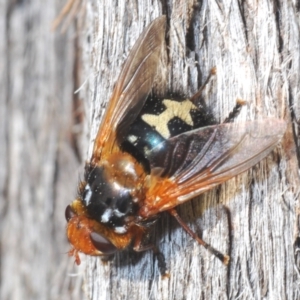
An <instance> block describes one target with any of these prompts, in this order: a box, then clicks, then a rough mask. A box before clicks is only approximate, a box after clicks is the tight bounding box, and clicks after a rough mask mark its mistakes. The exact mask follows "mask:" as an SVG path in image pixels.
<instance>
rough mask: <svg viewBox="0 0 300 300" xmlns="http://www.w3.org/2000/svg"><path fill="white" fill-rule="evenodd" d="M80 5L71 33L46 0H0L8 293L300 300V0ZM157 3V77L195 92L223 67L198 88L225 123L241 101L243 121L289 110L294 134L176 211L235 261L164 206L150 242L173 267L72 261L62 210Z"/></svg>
mask: <svg viewBox="0 0 300 300" xmlns="http://www.w3.org/2000/svg"><path fill="white" fill-rule="evenodd" d="M80 4H81V9H80V11H79V12H78V14H77V16H78V17H77V27H76V30H75V31H73V30H72V26H69V28H68V30H67V32H66V33H65V34H64V35H60V34H59V33H58V32H56V33H51V31H50V27H51V21H52V20H53V19H54V18H55V15H57V11H58V9H57V10H55V9H54V3H53V2H52V1H43V3H33V2H30V1H29V2H14V1H11V2H8V1H6V2H4V1H2V2H1V7H2V8H3V9H1V10H0V14H1V15H0V21H1V26H0V28H1V29H0V30H1V41H3V42H1V44H0V46H1V48H0V49H1V54H2V55H1V56H0V57H1V58H0V60H1V66H3V70H4V72H1V75H0V76H1V81H0V84H1V87H2V88H1V91H2V97H1V100H0V101H1V110H0V113H1V118H0V122H1V124H0V141H1V155H0V165H1V172H0V189H1V202H0V205H1V206H0V213H1V218H0V226H1V227H0V230H1V231H0V233H1V279H0V280H1V281H0V284H1V286H0V287H1V291H0V293H1V294H0V295H1V296H0V297H1V299H21V298H22V299H48V298H49V299H68V298H70V299H83V298H87V299H236V298H240V299H261V298H265V299H280V298H282V299H299V298H300V290H299V289H300V288H299V286H300V281H299V267H300V261H299V259H300V257H299V254H298V252H299V249H298V247H299V248H300V245H298V246H297V237H298V236H299V226H300V222H299V219H298V215H299V201H298V197H299V162H298V158H299V148H298V147H299V132H298V130H299V128H298V123H297V121H298V120H299V115H300V102H299V94H300V93H299V86H300V85H299V84H300V78H299V69H300V65H299V64H300V61H299V57H300V51H299V50H300V49H299V43H300V38H299V6H297V5H298V3H297V2H296V1H294V2H293V1H276V2H274V1H259V2H256V1H230V2H229V1H224V2H220V1H203V2H201V3H198V2H195V1H173V2H172V1H152V2H150V1H146V0H145V1H144V0H143V1H82V2H81V3H80ZM162 14H166V15H167V19H168V31H167V43H168V59H166V60H165V66H163V67H162V69H161V70H160V80H159V81H160V84H157V85H156V87H155V88H160V89H161V88H162V87H164V88H165V89H166V90H168V91H171V92H173V93H179V94H183V95H185V96H191V95H193V93H195V92H196V91H197V89H198V88H199V86H200V85H201V84H202V83H203V82H204V80H205V78H206V76H207V75H208V74H209V71H210V69H211V68H212V67H213V66H216V67H217V76H216V78H215V80H214V81H213V83H212V85H211V86H210V89H208V90H207V91H206V93H205V95H204V99H205V101H206V103H207V105H208V106H209V107H211V109H212V111H213V113H214V114H215V116H216V117H217V118H218V119H219V120H220V121H222V120H224V119H225V118H226V117H227V116H228V114H229V112H230V111H231V109H232V108H233V107H234V105H235V101H236V99H237V98H241V99H244V100H246V101H247V106H246V107H245V108H244V109H243V110H242V112H241V114H240V116H239V118H238V121H243V120H252V119H263V118H265V117H271V116H272V117H278V118H284V119H285V120H286V121H287V122H288V129H287V133H286V135H285V136H284V138H283V140H282V142H281V143H280V144H279V146H278V147H277V148H276V149H275V151H273V152H272V154H270V155H269V156H268V157H267V158H266V159H264V160H263V161H261V162H260V163H259V164H258V165H256V166H255V167H254V168H252V169H251V170H249V171H248V172H245V173H244V174H241V175H240V176H237V177H236V178H233V179H231V180H229V181H228V182H226V183H224V184H222V185H221V186H219V187H218V188H215V189H214V190H212V191H210V192H208V193H206V194H204V195H202V196H200V197H199V198H198V199H195V200H192V201H190V202H188V203H186V204H184V205H182V206H181V207H179V208H178V211H179V213H180V215H181V217H182V218H183V219H184V220H185V221H186V222H187V223H188V224H189V226H190V227H191V228H192V229H193V230H195V231H196V232H197V233H198V234H199V235H200V236H202V237H203V239H204V240H206V241H207V242H209V243H210V244H211V245H213V246H214V247H215V248H217V249H218V250H220V251H221V252H223V253H227V254H229V255H230V258H231V260H230V264H229V266H227V267H226V266H224V265H222V264H221V263H220V261H218V260H217V259H216V258H214V257H213V256H212V255H211V254H210V253H208V252H207V251H206V250H205V249H203V248H202V247H201V246H199V245H198V244H197V243H196V242H195V241H193V240H192V239H191V238H190V237H189V236H187V234H186V233H185V232H184V231H183V229H182V228H180V227H179V226H178V225H177V224H176V221H175V220H172V219H171V218H170V217H169V216H167V215H162V218H161V219H160V221H159V222H158V224H157V226H156V228H155V232H154V240H155V241H156V243H157V244H158V245H159V247H160V249H161V251H162V252H163V253H164V255H165V257H166V262H167V266H168V270H169V272H170V278H164V279H163V278H162V277H161V276H160V274H159V270H158V268H157V262H156V261H155V259H154V258H153V255H152V253H151V252H145V253H141V254H135V253H131V252H127V251H125V252H123V253H120V254H118V255H117V256H116V258H115V260H113V261H112V262H108V263H106V264H103V263H102V261H101V260H100V259H99V258H92V257H85V256H84V255H83V256H81V257H82V260H83V262H82V264H81V266H80V267H77V266H74V263H73V259H72V258H68V256H67V255H66V254H65V253H66V252H67V251H68V250H69V246H68V244H67V241H66V238H65V232H64V230H65V221H64V217H63V214H64V209H65V207H66V205H67V204H68V203H70V202H71V201H72V199H73V198H74V197H75V196H76V184H77V180H78V174H82V173H83V171H82V169H79V168H78V166H79V164H80V163H79V162H78V158H79V160H80V161H81V162H84V161H85V160H86V159H88V158H89V157H90V155H91V151H92V146H93V139H94V138H95V135H96V132H97V128H98V126H99V122H100V120H101V116H102V115H103V112H104V110H105V103H106V102H107V101H108V100H109V97H110V94H111V92H112V89H113V86H114V84H115V82H116V80H117V77H118V73H119V71H120V68H121V66H122V64H123V63H124V61H125V59H126V56H127V54H128V52H129V50H130V49H131V47H132V45H133V44H134V42H135V41H136V39H137V38H138V36H139V34H140V33H141V32H142V30H143V28H145V27H146V25H148V24H149V23H150V22H151V21H152V20H153V19H154V18H156V17H157V16H159V15H162ZM77 89H79V90H80V91H79V95H78V94H75V95H73V92H74V91H75V90H77ZM80 99H83V100H84V104H82V105H80V103H81V102H80ZM78 122H79V124H77V123H78ZM76 124H77V125H76ZM81 164H82V163H81ZM2 166H3V167H2ZM299 244H300V243H299Z"/></svg>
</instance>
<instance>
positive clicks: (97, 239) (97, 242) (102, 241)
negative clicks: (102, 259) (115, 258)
mask: <svg viewBox="0 0 300 300" xmlns="http://www.w3.org/2000/svg"><path fill="white" fill-rule="evenodd" d="M90 236H91V241H92V243H93V245H94V246H95V248H96V249H98V250H99V251H100V252H102V253H103V254H106V255H110V254H113V253H115V252H116V251H117V248H116V247H115V246H114V245H113V244H112V243H111V242H110V241H109V240H107V239H106V238H105V237H103V236H102V235H101V234H99V233H97V232H92V233H91V234H90Z"/></svg>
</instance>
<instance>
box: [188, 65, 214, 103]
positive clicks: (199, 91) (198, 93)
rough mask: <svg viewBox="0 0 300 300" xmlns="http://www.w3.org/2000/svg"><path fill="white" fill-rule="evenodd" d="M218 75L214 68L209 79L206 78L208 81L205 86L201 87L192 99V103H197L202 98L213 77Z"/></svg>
mask: <svg viewBox="0 0 300 300" xmlns="http://www.w3.org/2000/svg"><path fill="white" fill-rule="evenodd" d="M216 74H217V68H216V67H213V68H212V69H211V70H210V73H209V75H208V77H207V78H206V80H205V81H204V83H203V85H202V86H201V87H200V89H199V90H198V92H197V93H196V94H194V95H193V96H192V97H191V98H190V101H191V102H193V103H196V101H197V100H198V99H199V98H200V96H201V94H202V92H203V90H204V89H205V87H206V86H207V85H208V84H209V83H210V82H211V80H212V78H213V76H215V75H216Z"/></svg>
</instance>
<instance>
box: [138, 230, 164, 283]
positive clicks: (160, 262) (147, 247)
mask: <svg viewBox="0 0 300 300" xmlns="http://www.w3.org/2000/svg"><path fill="white" fill-rule="evenodd" d="M133 250H134V251H136V252H142V251H147V250H152V252H153V255H154V257H155V258H156V259H157V264H158V268H159V271H160V273H161V275H162V276H163V277H169V274H168V272H167V266H166V261H165V257H164V255H163V253H161V252H160V251H159V249H158V247H157V246H155V245H154V244H147V245H144V244H143V235H139V236H137V238H136V239H135V241H134V245H133Z"/></svg>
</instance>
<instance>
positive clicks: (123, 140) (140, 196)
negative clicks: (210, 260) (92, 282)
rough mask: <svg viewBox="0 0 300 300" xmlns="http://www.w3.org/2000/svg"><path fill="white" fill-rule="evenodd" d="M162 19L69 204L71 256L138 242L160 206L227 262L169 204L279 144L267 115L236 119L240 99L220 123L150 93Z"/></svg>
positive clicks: (138, 56)
mask: <svg viewBox="0 0 300 300" xmlns="http://www.w3.org/2000/svg"><path fill="white" fill-rule="evenodd" d="M165 27H166V18H165V16H161V17H159V18H157V19H156V20H154V21H153V22H152V23H151V24H150V25H149V26H148V27H147V28H146V29H145V31H144V32H143V33H142V34H141V36H140V37H139V39H138V40H137V42H136V43H135V45H134V47H133V49H132V50H131V52H130V54H129V56H128V58H127V60H126V62H125V64H124V66H123V68H122V71H121V74H120V76H119V79H118V81H117V83H116V86H115V88H114V91H113V94H112V96H111V99H110V101H109V103H108V107H107V110H106V113H105V116H104V118H103V120H102V123H101V125H100V128H99V131H98V134H97V136H96V139H95V143H94V149H93V154H92V157H91V159H90V160H89V162H88V163H87V164H86V166H85V176H84V181H82V182H81V183H80V185H79V196H78V198H77V199H75V200H74V201H73V202H72V203H71V204H70V205H68V206H67V208H66V219H67V222H68V225H67V236H68V239H69V241H70V243H71V244H72V246H73V248H72V250H71V251H70V252H69V254H70V255H73V256H74V257H75V261H76V263H77V264H79V263H80V258H79V255H78V252H82V253H85V254H88V255H94V256H97V255H99V256H108V255H111V254H113V253H115V252H117V251H121V250H123V249H125V248H127V247H129V246H132V247H133V249H134V250H135V251H143V250H148V249H152V250H153V251H154V252H155V253H156V254H157V255H158V258H159V263H160V268H161V271H162V272H163V273H164V272H165V265H164V262H163V259H162V256H161V255H160V253H159V252H158V250H157V248H156V247H155V246H154V245H144V244H143V238H144V237H145V235H146V234H147V232H148V229H149V227H150V226H151V224H152V223H153V221H154V220H155V218H156V217H157V215H158V214H159V213H161V212H163V211H168V212H169V213H170V214H171V215H173V216H174V217H175V218H176V219H177V220H178V222H179V223H180V224H181V225H182V226H183V228H184V229H185V230H186V231H187V232H188V233H189V234H190V235H191V236H192V237H193V238H195V239H196V240H197V241H198V242H199V243H200V244H202V245H204V246H205V247H206V248H207V249H208V250H209V251H211V252H212V253H214V254H215V255H216V256H217V257H218V258H220V259H221V260H222V261H223V262H224V263H226V262H227V261H228V257H227V256H224V255H222V254H221V253H219V252H218V251H217V250H215V249H213V248H212V247H211V246H209V245H208V244H206V243H205V242H204V241H202V240H201V239H200V238H199V237H197V236H196V235H195V234H194V233H193V232H192V231H191V230H190V229H189V228H188V227H187V225H186V224H184V223H183V221H182V220H181V219H180V217H179V216H178V214H177V212H176V210H175V207H176V206H177V205H179V204H182V203H184V202H185V201H187V200H190V199H192V198H194V197H195V196H197V195H199V194H201V193H203V192H205V191H207V190H210V189H212V188H213V187H215V186H216V185H218V184H220V183H222V182H224V181H226V180H228V179H230V178H232V177H233V176H236V175H237V174H239V173H241V172H243V171H245V170H247V169H249V168H251V167H252V166H253V165H255V164H256V163H257V162H259V161H260V160H261V159H263V158H264V157H265V156H266V155H268V154H269V153H270V152H271V151H272V149H274V147H275V146H276V144H277V143H278V142H279V140H280V139H281V137H282V136H283V134H284V132H285V129H286V124H285V122H284V121H283V120H280V119H265V120H261V121H251V122H245V123H238V124H234V123H232V122H231V121H233V119H234V116H235V115H236V114H237V113H238V111H239V108H240V106H241V105H242V104H241V103H240V102H238V103H237V106H236V108H235V109H234V111H233V113H232V114H231V115H230V117H229V118H228V119H226V120H225V122H224V123H222V124H217V122H216V121H215V119H214V118H213V117H212V116H211V115H210V114H208V113H207V112H203V111H202V110H201V109H200V108H198V107H197V106H196V104H195V103H194V99H195V97H196V95H195V96H193V97H192V98H191V99H181V100H174V99H156V98H155V97H148V96H149V93H150V91H151V89H152V85H153V81H154V78H155V75H156V72H157V68H158V65H159V61H160V57H161V53H162V50H163V47H164V40H165Z"/></svg>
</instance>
